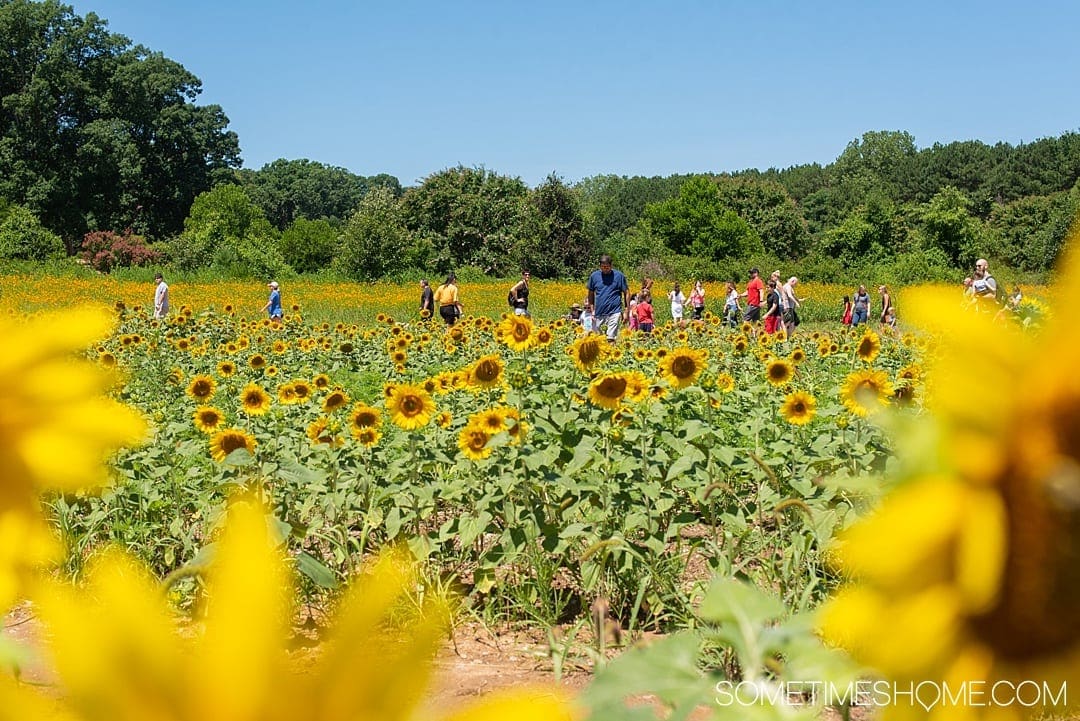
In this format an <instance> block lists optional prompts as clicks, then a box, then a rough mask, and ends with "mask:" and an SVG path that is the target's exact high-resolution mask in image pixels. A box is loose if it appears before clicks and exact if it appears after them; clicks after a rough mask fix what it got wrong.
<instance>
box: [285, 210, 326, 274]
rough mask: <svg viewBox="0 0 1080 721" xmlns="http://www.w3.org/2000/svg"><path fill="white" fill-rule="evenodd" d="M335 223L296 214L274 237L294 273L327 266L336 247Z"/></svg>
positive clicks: (312, 271)
mask: <svg viewBox="0 0 1080 721" xmlns="http://www.w3.org/2000/svg"><path fill="white" fill-rule="evenodd" d="M339 234H340V231H339V229H338V227H337V226H335V225H334V224H332V223H330V222H329V221H326V220H308V219H306V218H297V220H296V222H294V223H293V224H292V225H290V226H289V227H288V228H286V229H285V232H283V233H282V234H281V240H280V241H278V249H279V250H280V251H281V255H282V257H283V258H284V259H285V262H286V263H288V264H289V265H290V266H292V268H293V269H294V270H295V271H296V272H298V273H315V272H318V271H320V270H323V269H325V268H329V267H330V264H331V263H332V262H333V261H334V256H335V255H336V253H337V251H338V236H339Z"/></svg>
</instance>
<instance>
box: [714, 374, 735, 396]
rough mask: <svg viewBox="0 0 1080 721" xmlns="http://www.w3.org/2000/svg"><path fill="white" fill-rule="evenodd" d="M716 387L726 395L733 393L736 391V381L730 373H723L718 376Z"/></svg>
mask: <svg viewBox="0 0 1080 721" xmlns="http://www.w3.org/2000/svg"><path fill="white" fill-rule="evenodd" d="M716 387H717V389H719V390H720V391H722V392H724V393H731V391H733V390H735V379H734V378H733V377H732V375H731V374H730V373H721V374H720V375H718V376H716Z"/></svg>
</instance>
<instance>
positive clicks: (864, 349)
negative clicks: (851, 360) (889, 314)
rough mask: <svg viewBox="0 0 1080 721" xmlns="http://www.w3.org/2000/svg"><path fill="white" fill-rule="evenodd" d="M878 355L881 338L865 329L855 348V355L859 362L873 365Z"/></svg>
mask: <svg viewBox="0 0 1080 721" xmlns="http://www.w3.org/2000/svg"><path fill="white" fill-rule="evenodd" d="M880 353H881V336H879V335H878V334H877V333H875V332H874V331H872V330H871V329H870V328H867V329H866V331H864V332H863V335H862V338H860V339H859V343H858V345H856V346H855V355H857V356H858V357H859V360H862V361H865V362H867V363H873V362H874V359H875V358H877V357H878V355H879V354H880Z"/></svg>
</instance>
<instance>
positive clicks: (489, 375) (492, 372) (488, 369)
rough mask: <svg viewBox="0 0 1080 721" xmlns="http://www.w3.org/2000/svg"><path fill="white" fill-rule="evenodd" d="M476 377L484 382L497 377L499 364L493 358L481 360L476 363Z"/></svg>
mask: <svg viewBox="0 0 1080 721" xmlns="http://www.w3.org/2000/svg"><path fill="white" fill-rule="evenodd" d="M476 377H477V379H478V380H481V381H483V382H484V383H490V382H491V381H493V380H495V379H496V378H498V377H499V364H498V363H496V362H495V361H493V360H482V361H480V362H479V363H477V364H476Z"/></svg>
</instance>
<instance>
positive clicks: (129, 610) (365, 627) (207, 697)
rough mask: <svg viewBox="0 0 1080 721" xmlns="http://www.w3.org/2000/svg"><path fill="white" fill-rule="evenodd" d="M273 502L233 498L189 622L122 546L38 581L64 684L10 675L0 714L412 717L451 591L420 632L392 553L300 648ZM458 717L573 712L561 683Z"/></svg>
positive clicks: (124, 718) (0, 692)
mask: <svg viewBox="0 0 1080 721" xmlns="http://www.w3.org/2000/svg"><path fill="white" fill-rule="evenodd" d="M286 569H287V566H286V559H285V558H284V557H283V555H282V554H281V553H280V552H279V550H278V549H276V548H275V544H274V543H273V542H272V540H271V537H270V534H269V532H268V530H267V523H266V518H265V516H264V514H263V512H262V510H261V509H260V508H259V507H258V506H256V505H254V504H250V503H246V502H238V503H234V504H233V505H232V507H231V509H230V511H229V518H228V522H227V525H226V529H225V532H224V534H223V536H222V538H221V540H220V542H219V544H218V547H217V553H216V554H215V556H214V561H213V564H212V566H211V568H210V569H209V572H208V575H207V579H206V580H207V585H208V598H209V604H208V607H207V615H206V620H205V622H204V624H202V627H201V628H200V629H198V632H197V633H194V634H181V633H178V632H177V630H176V628H175V625H176V624H175V621H174V618H173V615H172V613H171V612H170V610H169V608H168V607H167V604H166V602H165V600H164V597H163V595H162V593H161V590H160V588H159V587H158V586H157V585H156V584H155V583H154V581H153V579H152V578H151V577H150V576H149V575H148V574H147V572H146V571H145V570H144V569H143V568H141V567H140V566H139V565H138V564H137V563H136V562H134V561H133V560H131V559H130V558H129V557H127V556H125V555H124V554H122V553H121V552H120V551H116V550H113V551H108V552H106V553H104V554H102V555H101V556H100V557H98V558H97V559H96V561H95V563H93V564H92V567H91V570H90V572H89V574H88V576H87V587H86V588H85V589H81V588H76V587H73V586H70V585H67V584H63V583H59V582H46V583H44V584H43V585H42V587H41V588H40V589H39V590H38V592H37V593H36V594H35V601H36V604H37V608H38V609H39V612H40V615H41V618H42V620H43V622H44V623H45V624H46V626H47V628H48V631H49V633H48V637H49V642H48V650H49V654H50V658H49V660H50V662H51V664H52V668H54V669H55V671H56V675H57V679H58V689H57V691H59V693H56V692H53V693H50V694H49V695H48V696H45V695H42V694H41V693H40V691H39V690H38V689H36V688H33V687H30V686H25V685H17V684H16V683H15V682H14V681H13V680H12V679H10V678H8V677H3V676H0V719H2V720H3V721H8V719H11V720H14V719H31V718H32V719H42V718H47V719H72V720H75V719H77V720H83V719H110V720H115V721H137V720H138V721H142V720H144V719H173V720H175V721H182V720H184V719H191V720H192V721H194V720H195V719H199V720H200V721H214V720H215V719H221V720H222V721H225V720H228V721H256V720H258V721H273V720H275V719H280V720H282V721H284V720H285V719H301V718H302V719H312V721H319V720H325V721H339V720H340V721H344V720H345V719H378V720H380V721H382V720H390V719H407V718H412V717H414V712H415V709H416V706H417V704H418V703H419V701H420V700H421V697H422V694H423V691H424V689H425V687H426V685H427V682H428V679H429V677H430V672H431V658H432V655H433V654H434V652H435V650H436V648H437V646H438V644H439V641H440V639H441V638H442V637H443V635H444V631H445V629H444V623H445V619H446V617H447V609H446V607H445V604H444V603H443V602H441V601H440V600H437V599H433V598H427V599H426V600H425V601H424V602H423V604H422V608H421V610H420V612H419V617H418V618H417V619H416V620H415V621H413V622H410V623H409V624H408V627H409V628H408V632H395V631H393V630H392V629H391V628H390V627H389V626H388V623H387V619H388V617H389V616H391V615H392V614H393V613H394V611H395V609H397V610H399V611H400V609H401V608H402V607H403V606H404V607H407V606H408V603H407V602H406V599H407V597H408V594H409V593H412V592H415V588H416V583H417V581H416V578H415V574H414V569H413V565H412V564H411V563H410V562H408V561H407V560H406V559H405V558H404V557H403V556H401V555H399V554H394V553H389V554H384V555H383V556H382V557H381V558H380V559H378V560H377V561H376V562H375V564H374V566H373V568H372V570H371V571H370V572H369V573H367V574H365V575H364V576H363V577H361V578H360V579H359V580H358V582H357V583H356V584H354V586H353V588H352V589H351V590H350V591H349V592H348V593H347V594H346V595H345V596H344V598H343V599H342V602H341V605H340V607H339V613H338V616H337V623H336V625H335V626H334V629H333V632H332V635H331V637H330V639H329V640H328V641H327V642H326V643H325V644H324V648H323V651H322V653H321V654H320V656H319V658H318V659H317V660H315V661H314V662H312V663H311V664H310V665H309V664H308V663H306V662H305V663H304V664H303V668H301V664H300V663H299V662H298V661H297V660H291V659H289V657H288V655H287V651H286V639H287V637H288V634H289V631H290V620H291V618H292V608H291V604H290V600H291V598H292V596H293V591H292V584H291V583H290V578H289V574H288V573H287V570H286ZM448 718H449V719H453V720H457V719H462V720H464V719H496V718H514V719H525V720H526V721H530V720H532V719H536V720H539V719H555V720H559V719H570V718H571V714H570V711H569V706H567V705H566V704H565V702H564V701H563V699H562V698H561V697H559V696H558V695H557V694H556V693H555V692H553V691H540V690H535V689H534V690H527V691H518V692H510V693H504V694H502V695H499V696H495V697H489V698H488V699H487V700H481V701H480V702H478V703H477V704H475V705H474V706H472V707H470V708H466V709H465V710H463V711H461V712H459V713H456V714H454V715H453V716H450V717H448Z"/></svg>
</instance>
